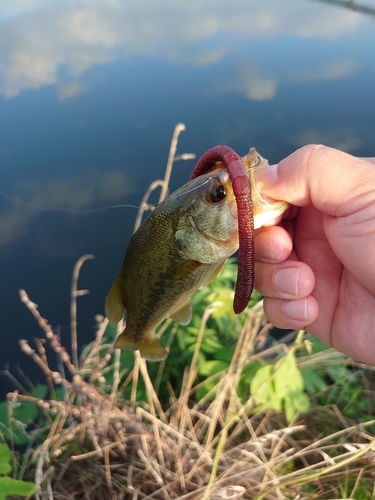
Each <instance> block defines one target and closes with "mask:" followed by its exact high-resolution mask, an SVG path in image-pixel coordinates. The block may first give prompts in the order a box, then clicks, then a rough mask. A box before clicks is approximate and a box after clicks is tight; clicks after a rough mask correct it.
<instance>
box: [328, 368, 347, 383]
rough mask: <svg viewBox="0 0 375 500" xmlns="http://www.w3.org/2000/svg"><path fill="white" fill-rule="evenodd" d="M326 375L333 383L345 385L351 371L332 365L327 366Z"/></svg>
mask: <svg viewBox="0 0 375 500" xmlns="http://www.w3.org/2000/svg"><path fill="white" fill-rule="evenodd" d="M327 374H328V376H329V377H330V378H331V379H332V380H333V382H335V383H341V384H345V383H346V382H347V381H346V380H345V378H346V377H349V376H350V375H351V371H350V370H349V369H348V368H347V367H346V366H344V365H337V366H335V365H333V366H327Z"/></svg>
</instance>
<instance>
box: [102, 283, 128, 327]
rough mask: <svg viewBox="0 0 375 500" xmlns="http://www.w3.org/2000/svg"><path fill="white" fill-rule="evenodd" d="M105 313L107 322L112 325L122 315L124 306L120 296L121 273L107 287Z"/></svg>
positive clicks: (115, 323)
mask: <svg viewBox="0 0 375 500" xmlns="http://www.w3.org/2000/svg"><path fill="white" fill-rule="evenodd" d="M105 313H106V315H107V318H108V319H109V322H110V323H111V324H112V325H117V323H118V322H119V321H120V319H122V318H123V317H124V313H125V307H124V305H123V303H122V298H121V275H120V274H119V275H118V276H117V278H116V280H115V281H114V283H113V285H112V286H111V288H110V289H109V292H108V295H107V297H106V299H105Z"/></svg>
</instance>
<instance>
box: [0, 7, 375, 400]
mask: <svg viewBox="0 0 375 500" xmlns="http://www.w3.org/2000/svg"><path fill="white" fill-rule="evenodd" d="M374 48H375V1H374V0H363V3H358V2H351V8H348V6H347V2H344V1H342V2H341V1H320V2H318V1H313V0H290V1H288V2H280V1H279V0H253V1H247V0H232V1H231V2H228V1H220V0H204V1H202V0H191V1H189V2H183V3H182V2H178V3H176V2H174V1H172V0H160V1H158V2H151V1H146V2H131V1H129V0H124V1H116V0H105V1H102V0H101V1H97V0H81V1H78V0H64V1H62V0H55V1H54V2H49V1H47V0H30V1H27V2H25V1H24V0H12V2H2V3H1V5H0V131H1V132H0V189H1V193H0V315H1V321H0V342H1V346H2V348H1V352H0V369H1V370H3V369H5V368H6V367H7V363H9V368H10V370H11V371H12V373H13V374H14V375H15V376H16V377H17V378H20V374H19V371H18V368H17V365H20V366H21V367H22V369H23V370H24V371H25V372H26V374H27V375H30V374H32V375H33V377H35V376H36V375H37V372H36V369H35V368H33V367H30V364H29V363H27V360H26V356H25V354H23V353H22V352H21V351H20V349H19V347H18V340H19V339H20V338H26V339H28V340H31V339H33V338H34V337H37V336H41V331H40V329H39V327H38V325H37V323H36V322H35V320H34V319H33V318H32V316H31V314H30V312H29V311H28V310H27V309H26V308H25V306H24V305H23V304H22V303H21V302H20V300H19V295H18V290H19V289H20V288H23V289H25V290H26V291H27V293H28V294H29V296H30V298H31V300H32V301H34V302H36V303H37V304H38V305H39V309H40V311H41V313H42V315H43V316H45V317H47V318H48V320H49V322H50V323H51V325H52V326H53V327H58V329H59V331H60V334H61V337H62V341H63V343H64V344H65V345H67V346H68V345H69V339H70V316H69V314H70V287H71V275H72V271H73V267H74V264H75V262H76V260H77V259H78V258H79V257H80V256H81V255H83V254H86V253H90V254H94V255H95V260H91V261H88V262H87V263H86V264H84V266H83V268H82V271H81V275H80V279H79V287H80V288H88V289H89V290H90V294H88V295H86V296H84V297H82V298H79V299H78V300H79V303H78V311H79V312H78V323H79V341H80V344H81V345H82V344H84V343H87V342H89V341H91V340H92V339H93V336H94V326H95V322H94V316H95V314H97V313H104V299H105V296H106V293H107V290H108V288H109V286H110V284H111V283H112V281H113V279H114V277H115V276H116V274H117V272H118V271H119V269H120V266H121V263H122V259H123V254H124V251H125V248H126V245H127V243H128V241H129V239H130V236H131V234H132V230H133V225H134V220H135V217H136V213H137V210H136V209H134V208H130V207H123V208H116V209H110V210H104V211H95V212H92V213H80V212H79V211H89V210H95V209H99V208H103V207H108V206H111V205H119V204H131V205H135V206H137V205H139V203H140V200H141V197H142V195H143V193H144V191H145V190H146V189H147V187H148V186H149V184H150V183H151V182H152V181H154V180H155V179H159V178H162V177H163V175H164V168H165V164H166V161H167V157H168V151H169V144H170V139H171V136H172V133H173V129H174V126H175V125H176V124H177V123H179V122H183V123H184V124H185V125H186V131H185V132H183V133H182V134H181V136H180V141H179V144H178V151H177V152H178V153H194V154H195V155H197V157H199V156H200V155H201V154H202V153H203V152H204V151H206V150H207V149H209V148H210V147H212V146H214V145H216V144H227V145H228V146H231V147H232V148H234V149H235V150H236V151H237V152H238V153H240V154H241V155H243V154H245V153H246V152H247V151H248V149H249V148H250V147H251V146H255V147H256V148H257V150H258V151H259V152H260V153H261V154H262V155H263V156H265V157H266V158H268V159H269V160H270V161H271V162H277V161H279V160H280V159H281V158H283V157H285V156H286V155H288V154H289V153H290V152H292V151H293V150H295V149H297V148H298V147H300V146H302V145H304V144H307V143H311V142H320V143H324V144H327V145H330V146H334V147H337V148H339V149H341V150H344V151H347V152H349V153H352V154H355V155H362V156H373V155H374V154H375V147H374V137H375V58H374ZM193 166H194V161H193V160H190V161H180V162H178V163H176V164H175V166H174V170H173V173H172V179H171V189H172V190H174V189H176V188H177V187H178V186H179V185H181V184H182V183H184V182H185V181H186V180H187V179H188V177H189V175H190V172H191V170H192V169H193ZM20 200H22V201H23V202H21V201H20ZM24 202H26V203H24ZM58 209H64V210H66V211H65V212H64V211H59V210H58ZM69 211H70V212H69ZM0 384H1V391H0V392H1V393H2V394H3V393H4V391H6V390H9V389H10V388H12V387H13V386H12V385H11V384H9V382H8V381H7V379H6V378H5V377H0Z"/></svg>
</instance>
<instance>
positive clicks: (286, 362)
mask: <svg viewBox="0 0 375 500" xmlns="http://www.w3.org/2000/svg"><path fill="white" fill-rule="evenodd" d="M275 388H276V391H277V393H278V394H279V396H280V397H285V396H286V394H287V393H288V392H289V390H295V391H302V390H303V379H302V375H301V372H300V371H299V369H298V368H297V364H296V358H295V356H294V354H292V353H289V354H287V355H286V356H283V357H282V358H281V359H279V361H278V362H277V363H276V365H275Z"/></svg>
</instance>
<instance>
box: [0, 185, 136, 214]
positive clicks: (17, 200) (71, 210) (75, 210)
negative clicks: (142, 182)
mask: <svg viewBox="0 0 375 500" xmlns="http://www.w3.org/2000/svg"><path fill="white" fill-rule="evenodd" d="M0 194H1V196H3V197H4V198H6V199H7V200H10V201H13V202H15V203H19V204H21V205H25V206H26V207H28V208H32V209H33V210H39V211H41V212H67V213H72V214H93V213H95V212H101V211H103V210H110V209H112V208H137V209H139V208H140V207H139V206H136V205H128V204H124V205H111V206H108V207H101V208H93V209H92V210H83V209H78V208H47V207H41V206H40V205H34V203H30V202H29V201H26V200H22V199H21V198H16V197H15V196H10V195H9V194H7V193H5V192H4V191H3V190H2V189H0Z"/></svg>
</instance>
